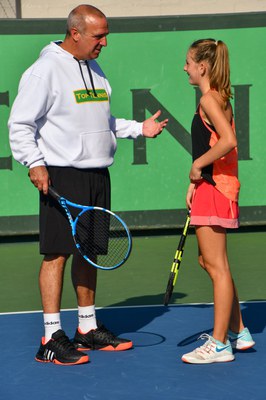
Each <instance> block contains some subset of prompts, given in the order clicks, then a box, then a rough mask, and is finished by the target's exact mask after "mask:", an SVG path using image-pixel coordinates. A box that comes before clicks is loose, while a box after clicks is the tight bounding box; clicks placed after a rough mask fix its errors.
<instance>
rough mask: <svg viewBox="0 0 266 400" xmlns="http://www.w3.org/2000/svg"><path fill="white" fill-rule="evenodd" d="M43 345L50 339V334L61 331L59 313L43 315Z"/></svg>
mask: <svg viewBox="0 0 266 400" xmlns="http://www.w3.org/2000/svg"><path fill="white" fill-rule="evenodd" d="M43 321H44V336H45V343H47V342H48V340H50V339H51V337H52V334H53V333H55V332H56V331H58V329H61V320H60V313H49V314H45V313H44V314H43Z"/></svg>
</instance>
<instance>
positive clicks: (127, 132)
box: [110, 116, 143, 139]
mask: <svg viewBox="0 0 266 400" xmlns="http://www.w3.org/2000/svg"><path fill="white" fill-rule="evenodd" d="M110 125H111V130H112V131H113V132H114V133H115V135H116V137H118V138H122V139H124V138H129V139H136V138H137V137H138V136H140V135H142V126H143V122H137V121H134V120H127V119H122V118H115V117H113V116H111V122H110Z"/></svg>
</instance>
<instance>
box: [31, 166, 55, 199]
mask: <svg viewBox="0 0 266 400" xmlns="http://www.w3.org/2000/svg"><path fill="white" fill-rule="evenodd" d="M28 175H29V178H30V180H31V182H32V183H33V185H34V186H35V187H36V188H37V189H38V190H39V191H40V192H41V191H42V192H43V193H44V194H48V187H49V184H50V178H49V174H48V171H47V168H46V167H45V166H43V165H41V166H39V167H33V168H30V169H29V173H28Z"/></svg>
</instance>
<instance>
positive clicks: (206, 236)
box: [196, 226, 238, 343]
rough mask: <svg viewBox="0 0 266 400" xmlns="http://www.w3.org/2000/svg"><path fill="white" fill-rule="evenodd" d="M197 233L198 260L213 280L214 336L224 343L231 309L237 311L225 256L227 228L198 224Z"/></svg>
mask: <svg viewBox="0 0 266 400" xmlns="http://www.w3.org/2000/svg"><path fill="white" fill-rule="evenodd" d="M196 235H197V239H198V244H199V249H200V257H199V260H200V264H201V266H202V267H203V268H204V269H205V270H206V271H207V272H208V274H209V276H210V278H211V280H212V283H213V295H214V330H213V337H214V338H215V339H217V340H219V341H220V342H223V343H226V340H227V331H228V327H229V322H230V319H231V315H232V311H233V310H234V314H238V312H237V311H236V307H235V301H234V297H235V290H234V284H233V281H232V276H231V272H230V267H229V263H228V258H227V248H226V230H225V229H224V228H221V227H219V226H198V227H196ZM233 304H234V307H233Z"/></svg>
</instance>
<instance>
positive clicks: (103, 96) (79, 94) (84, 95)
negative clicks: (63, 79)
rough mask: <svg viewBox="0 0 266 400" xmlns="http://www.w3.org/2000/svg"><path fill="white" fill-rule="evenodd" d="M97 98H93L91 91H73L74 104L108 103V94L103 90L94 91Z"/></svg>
mask: <svg viewBox="0 0 266 400" xmlns="http://www.w3.org/2000/svg"><path fill="white" fill-rule="evenodd" d="M95 92H96V94H97V96H95V94H94V92H93V90H89V91H88V92H87V90H86V89H80V90H75V91H74V96H75V99H76V103H78V104H79V103H88V102H92V101H108V94H107V92H106V90H105V89H96V90H95Z"/></svg>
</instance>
